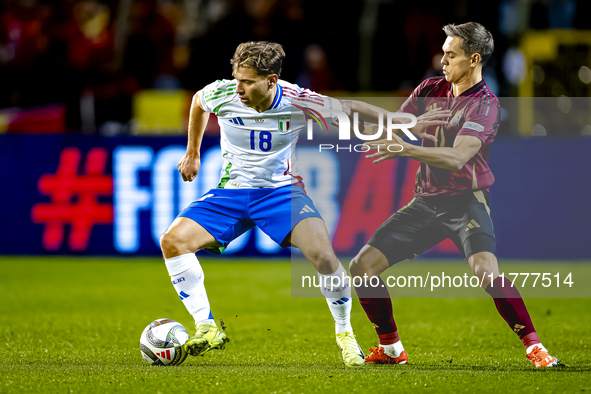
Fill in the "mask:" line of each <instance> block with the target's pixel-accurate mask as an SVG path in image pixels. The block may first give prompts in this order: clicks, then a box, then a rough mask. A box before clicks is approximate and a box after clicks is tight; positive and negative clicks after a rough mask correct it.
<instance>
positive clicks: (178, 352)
mask: <svg viewBox="0 0 591 394" xmlns="http://www.w3.org/2000/svg"><path fill="white" fill-rule="evenodd" d="M188 339H189V334H188V333H187V329H186V328H185V327H183V325H182V324H181V323H179V322H177V321H174V320H171V319H158V320H154V321H153V322H152V323H150V324H149V325H148V327H146V328H145V329H144V331H143V332H142V336H141V337H140V351H141V352H142V357H143V358H144V360H146V362H147V363H148V364H152V365H180V364H182V363H183V361H185V359H186V358H187V352H185V350H184V348H183V345H184V344H185V342H187V340H188Z"/></svg>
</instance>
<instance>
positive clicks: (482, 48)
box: [443, 22, 495, 63]
mask: <svg viewBox="0 0 591 394" xmlns="http://www.w3.org/2000/svg"><path fill="white" fill-rule="evenodd" d="M443 31H444V32H445V34H447V36H448V37H459V38H461V39H462V45H461V46H460V47H461V48H462V49H463V50H464V52H466V54H467V55H468V56H470V55H473V54H475V53H478V54H479V55H480V57H481V59H482V63H484V62H486V61H487V60H488V58H489V57H490V55H491V54H492V53H493V50H494V49H495V43H494V41H493V36H492V34H491V33H490V31H488V30H486V29H485V28H484V26H482V25H481V24H480V23H476V22H468V23H464V24H461V25H454V24H453V23H451V24H449V25H445V26H443Z"/></svg>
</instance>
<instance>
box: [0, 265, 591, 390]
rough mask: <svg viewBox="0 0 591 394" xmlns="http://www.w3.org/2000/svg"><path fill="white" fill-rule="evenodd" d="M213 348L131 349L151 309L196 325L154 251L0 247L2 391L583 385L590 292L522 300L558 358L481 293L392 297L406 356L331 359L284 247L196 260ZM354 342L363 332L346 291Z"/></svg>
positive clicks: (364, 342)
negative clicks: (294, 283)
mask: <svg viewBox="0 0 591 394" xmlns="http://www.w3.org/2000/svg"><path fill="white" fill-rule="evenodd" d="M202 260H203V262H202V264H203V267H204V270H205V273H206V276H205V283H206V287H207V289H208V296H209V299H210V302H211V304H212V310H213V313H214V316H215V317H216V319H220V318H222V319H223V320H224V321H225V323H226V325H227V326H228V330H227V332H228V335H229V336H230V338H231V342H230V343H229V344H228V346H227V347H226V350H224V351H212V352H209V353H208V354H207V355H205V356H204V357H197V358H195V357H189V358H188V359H187V361H186V362H185V363H184V364H183V365H181V366H178V367H151V366H148V365H147V364H145V363H144V362H143V360H142V358H141V356H140V352H139V348H138V341H139V336H140V334H141V332H142V330H143V329H144V327H145V326H146V325H147V324H148V323H150V322H151V321H153V320H155V319H157V318H163V317H168V318H172V319H175V320H177V321H180V322H181V323H182V324H184V325H185V327H187V329H188V330H189V332H190V333H191V334H192V333H193V332H194V329H195V328H194V324H193V321H192V318H191V317H190V316H189V315H188V313H187V312H186V310H185V309H184V306H183V305H182V303H181V301H180V300H179V299H178V296H177V295H176V292H175V291H174V288H173V287H172V285H171V284H170V281H169V277H168V274H167V272H166V268H165V267H164V264H163V263H162V262H161V260H160V259H131V258H130V259H99V258H75V257H49V258H47V257H2V258H0V299H1V301H0V322H1V323H2V324H1V326H0V327H1V328H0V333H1V335H0V393H17V392H18V393H22V392H70V391H71V392H89V393H95V392H106V391H107V392H154V393H157V392H161V393H178V392H196V391H199V392H268V393H273V392H277V393H288V392H289V393H300V392H302V393H308V392H321V391H324V392H326V391H328V392H336V391H337V390H338V391H344V392H371V393H380V392H392V391H393V390H395V391H399V390H408V389H416V388H421V389H423V390H425V391H432V392H438V391H451V390H453V391H455V392H473V391H474V390H476V389H478V390H479V391H483V392H493V391H495V392H498V391H501V390H502V391H506V392H526V391H539V392H565V391H569V392H572V391H579V392H580V391H582V390H585V391H589V390H591V382H590V380H589V373H590V370H591V357H590V356H589V343H590V340H589V337H590V335H589V333H590V327H591V313H590V312H589V311H590V310H591V308H590V307H591V300H589V299H529V300H526V303H527V305H528V307H529V309H530V313H531V314H532V318H533V321H534V324H535V325H536V328H537V330H538V333H539V334H540V337H541V339H542V341H543V342H544V344H545V345H546V346H547V347H548V348H549V349H550V350H551V352H552V354H554V355H556V356H557V357H559V358H560V359H561V361H563V362H564V363H565V364H567V367H566V368H561V369H554V370H536V369H535V368H533V367H532V366H531V364H529V361H528V360H527V359H526V358H525V356H524V353H525V352H524V351H523V348H522V345H521V343H520V341H519V340H518V339H517V337H516V336H515V335H514V334H513V333H512V332H511V331H510V330H509V328H508V327H506V324H505V322H504V321H503V320H502V319H501V317H500V316H499V315H498V313H497V312H496V310H495V308H494V304H493V303H492V301H491V300H489V299H400V300H394V301H393V303H394V310H395V316H396V322H397V324H398V326H399V329H400V334H401V338H402V340H403V343H404V345H405V348H406V350H407V352H408V353H409V358H410V365H407V366H371V365H368V366H366V367H364V368H360V369H351V368H346V367H344V366H343V365H342V361H341V356H340V352H339V350H338V349H337V347H336V344H335V340H334V334H333V333H334V331H333V330H334V328H333V322H332V318H331V316H330V313H329V311H328V308H327V306H326V303H325V301H323V300H322V299H292V298H291V296H290V294H291V289H290V264H289V262H288V261H285V260H264V261H262V262H260V261H254V260H240V262H232V261H231V260H220V259H202ZM353 327H354V328H355V332H356V335H357V337H358V340H359V343H360V344H361V346H362V348H363V349H364V350H365V351H367V348H369V347H370V346H373V345H375V344H376V337H375V331H374V330H373V328H372V327H371V325H370V323H369V321H368V320H367V318H366V317H365V314H364V313H363V310H362V309H361V307H360V305H359V303H358V301H357V300H355V301H354V305H353Z"/></svg>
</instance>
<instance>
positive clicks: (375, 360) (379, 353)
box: [365, 346, 529, 364]
mask: <svg viewBox="0 0 591 394" xmlns="http://www.w3.org/2000/svg"><path fill="white" fill-rule="evenodd" d="M369 351H370V352H371V353H370V354H368V355H367V356H365V362H366V363H371V364H407V363H408V355H407V354H406V351H405V350H403V351H402V353H400V356H398V357H390V356H388V355H387V354H386V353H384V348H383V347H381V346H378V347H377V348H375V349H369ZM528 357H529V356H528Z"/></svg>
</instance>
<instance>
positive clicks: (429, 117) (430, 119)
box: [341, 100, 451, 142]
mask: <svg viewBox="0 0 591 394" xmlns="http://www.w3.org/2000/svg"><path fill="white" fill-rule="evenodd" d="M341 104H342V106H343V111H344V112H345V113H346V114H347V116H350V117H352V113H353V112H358V113H359V120H360V121H364V122H368V123H378V122H379V118H380V116H381V117H383V118H384V119H385V116H386V115H385V114H386V113H387V112H388V111H386V110H385V109H383V108H380V107H377V106H375V105H372V104H368V103H364V102H363V101H357V100H342V101H341ZM450 116H451V112H450V111H448V110H442V109H440V108H437V109H435V110H432V111H429V112H427V113H424V114H422V115H420V116H418V117H417V125H416V126H415V127H413V128H412V129H410V132H411V133H413V134H414V135H416V136H417V137H419V138H421V139H426V140H431V141H433V142H437V138H436V137H435V136H434V135H431V134H428V133H427V129H428V128H429V127H431V126H439V125H445V124H447V122H448V120H447V119H448V118H449V117H450ZM393 122H394V123H402V122H401V121H400V120H398V119H394V120H393ZM377 131H378V125H371V126H366V130H365V132H364V134H368V135H369V134H375V133H376V132H377ZM394 132H395V133H396V134H397V135H398V136H400V137H402V136H403V133H402V130H395V131H394ZM351 135H353V132H351Z"/></svg>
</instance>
